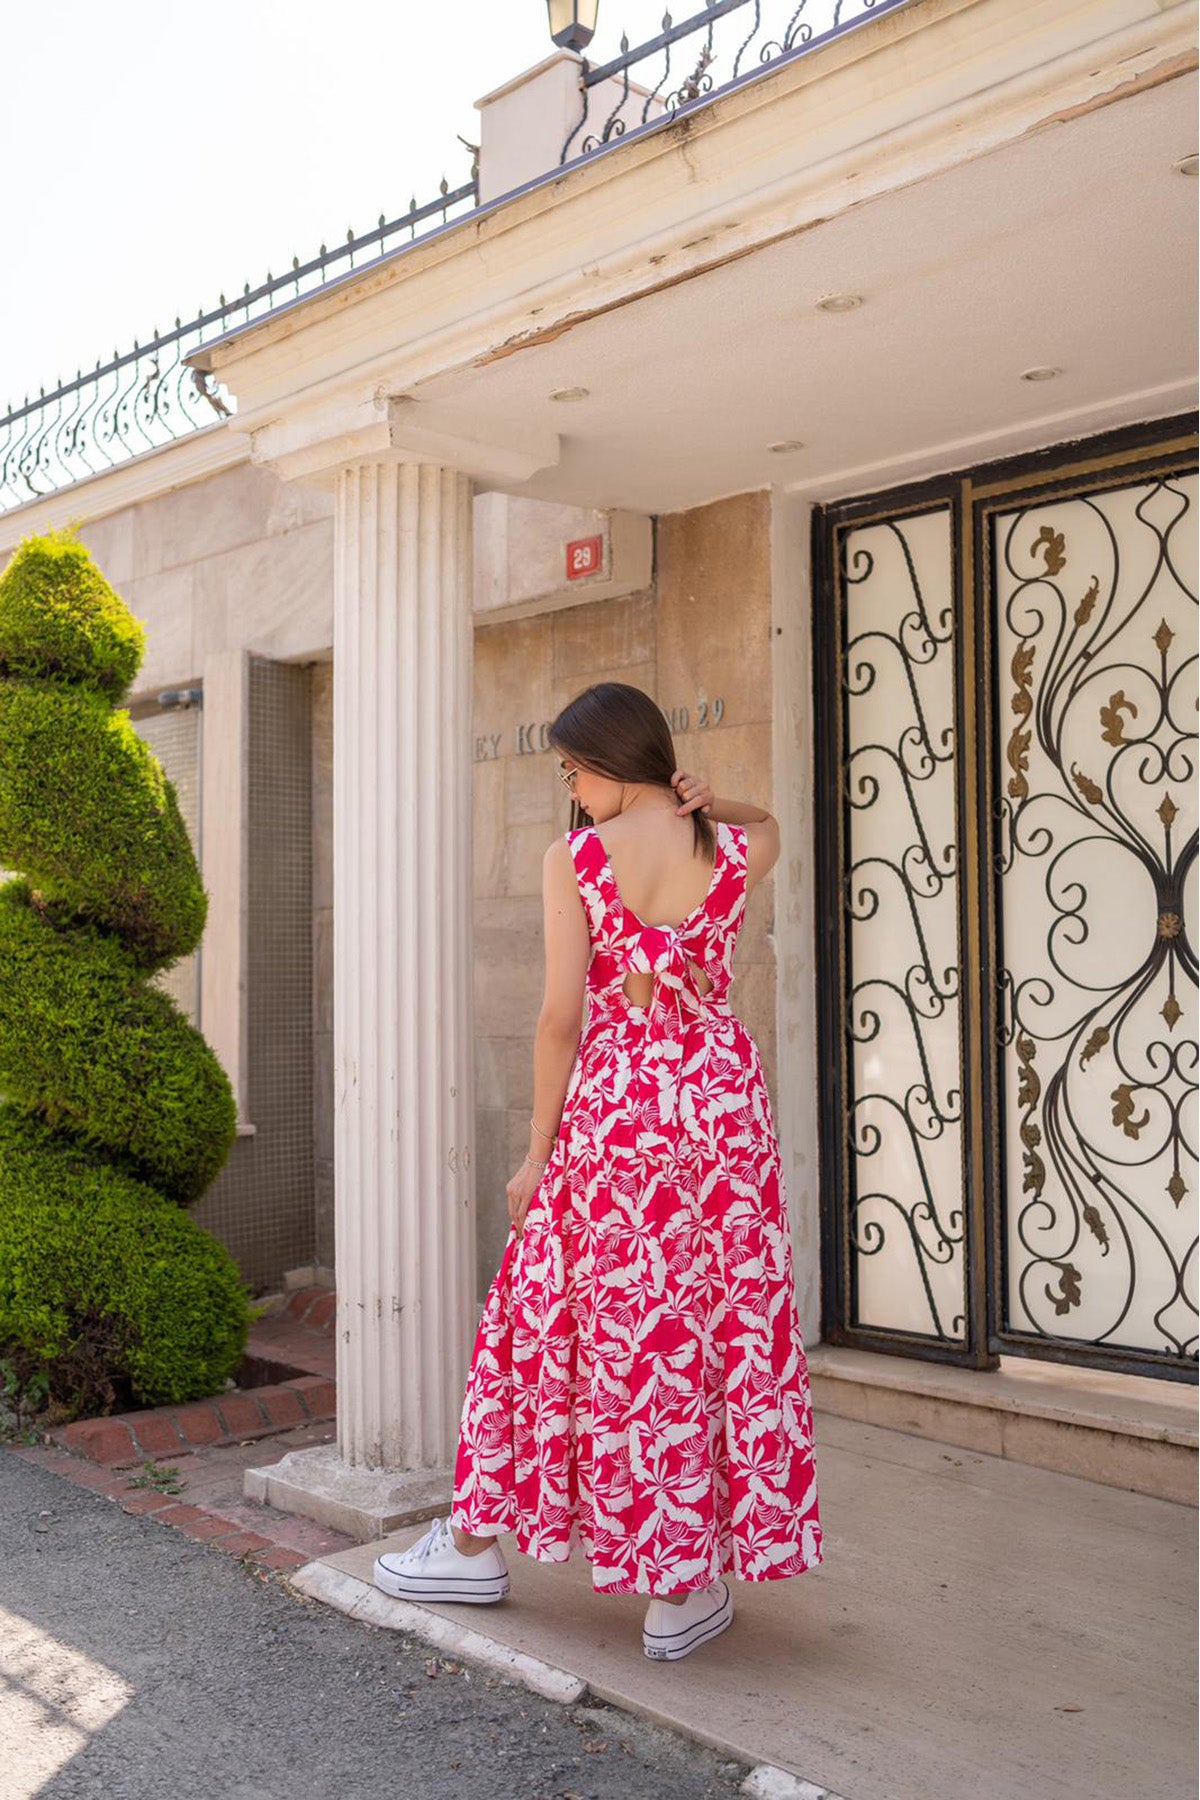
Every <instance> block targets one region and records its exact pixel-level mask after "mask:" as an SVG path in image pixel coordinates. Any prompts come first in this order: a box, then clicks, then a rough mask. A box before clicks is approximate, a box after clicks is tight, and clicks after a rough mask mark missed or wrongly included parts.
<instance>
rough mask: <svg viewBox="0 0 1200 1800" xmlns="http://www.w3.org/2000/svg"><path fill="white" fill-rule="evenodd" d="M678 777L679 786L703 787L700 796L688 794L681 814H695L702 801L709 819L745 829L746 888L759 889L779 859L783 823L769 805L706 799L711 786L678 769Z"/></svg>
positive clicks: (677, 784) (744, 801) (698, 794)
mask: <svg viewBox="0 0 1200 1800" xmlns="http://www.w3.org/2000/svg"><path fill="white" fill-rule="evenodd" d="M676 777H677V778H678V779H677V780H676V786H677V787H686V786H687V784H696V785H697V786H698V787H699V792H698V793H696V794H689V795H688V798H687V799H685V802H684V806H683V807H682V808H681V811H687V812H690V811H694V810H695V804H696V801H697V800H699V802H700V804H701V806H702V808H703V811H704V814H705V817H706V818H709V819H712V820H714V821H716V820H720V822H721V823H722V824H725V825H741V826H743V827H744V828H745V832H746V887H747V890H749V889H750V888H753V887H755V886H756V885H757V883H758V882H760V881H761V880H762V878H763V876H764V875H766V874H769V872H770V871H771V870H772V869H773V868H774V867H775V864H776V863H777V862H778V860H779V821H778V819H777V818H776V817H775V815H774V813H771V812H768V811H767V809H766V807H765V806H751V805H750V803H749V802H748V801H746V800H721V799H719V798H718V797H717V796H716V795H715V794H713V795H712V798H711V799H709V800H705V799H704V798H703V794H704V792H705V791H706V789H707V784H701V783H700V778H699V777H696V776H689V775H687V774H686V773H685V772H684V771H683V770H676ZM707 791H709V792H711V790H707Z"/></svg>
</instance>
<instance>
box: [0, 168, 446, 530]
mask: <svg viewBox="0 0 1200 1800" xmlns="http://www.w3.org/2000/svg"><path fill="white" fill-rule="evenodd" d="M478 191H479V184H478V167H477V166H476V167H475V168H474V169H472V172H471V178H470V180H469V181H466V182H464V183H463V184H462V186H460V187H456V188H451V187H450V185H449V183H448V182H447V181H445V180H443V182H442V184H441V187H440V190H439V192H438V196H437V198H436V199H435V200H430V201H427V202H426V203H425V204H424V205H423V206H418V204H417V202H416V200H415V199H414V200H413V201H412V203H411V205H410V206H409V209H408V211H407V212H406V213H403V214H401V215H400V216H399V217H398V218H395V219H390V220H389V219H387V218H386V217H385V215H384V214H382V213H381V214H380V215H379V223H378V224H377V225H376V226H375V228H374V229H373V230H371V231H368V232H364V233H363V234H362V235H361V236H358V235H356V234H355V233H354V232H353V231H347V233H346V239H345V242H344V243H340V244H335V245H334V246H333V248H332V249H330V248H329V247H328V246H327V245H325V244H322V245H321V248H320V251H319V253H318V254H317V255H316V256H314V257H311V258H310V259H309V260H308V261H307V262H303V263H302V262H301V261H300V258H299V257H298V256H297V257H293V259H292V266H291V268H290V269H289V270H288V271H287V273H286V274H283V275H272V274H271V273H270V272H269V271H268V273H267V278H266V280H265V281H263V282H261V283H260V284H259V285H258V286H257V287H254V288H252V287H251V286H250V283H249V282H247V283H246V285H245V287H244V288H243V289H242V292H241V293H240V294H239V295H237V296H236V297H235V298H234V299H232V300H227V299H226V297H225V295H224V294H222V295H221V297H220V301H219V303H218V305H217V306H215V307H213V308H212V309H211V310H210V311H208V312H203V311H202V312H200V313H198V314H197V315H196V317H195V318H193V319H188V320H187V321H186V322H184V321H182V320H180V319H178V318H177V319H176V320H175V324H174V326H173V328H172V329H171V330H170V331H163V332H160V331H159V330H158V329H157V327H156V328H155V330H154V333H153V335H152V336H151V338H150V339H149V341H148V342H147V343H144V344H143V343H139V342H138V340H137V339H135V340H134V344H133V349H132V350H127V351H125V352H124V353H123V354H121V353H119V352H118V351H116V350H114V351H113V354H112V358H111V360H110V361H108V362H97V364H96V367H95V368H94V369H92V370H91V371H89V372H87V373H85V372H84V371H83V370H82V369H81V370H79V371H78V372H77V374H76V376H75V379H74V381H60V382H59V383H58V384H57V385H56V386H55V387H53V388H52V389H51V390H50V391H49V393H47V391H46V390H45V388H42V389H41V390H40V391H39V393H38V395H37V397H36V399H31V398H30V397H29V396H28V395H26V397H25V402H24V404H23V405H21V406H11V405H10V406H9V407H8V408H7V410H6V411H5V412H4V413H2V414H0V512H7V511H9V510H11V508H13V507H15V506H21V505H23V504H24V503H25V502H27V501H29V500H34V499H37V498H39V497H40V496H42V495H46V494H52V493H54V492H56V491H57V490H58V489H59V488H63V487H67V486H69V485H70V484H71V483H72V482H75V481H82V480H83V479H84V478H85V477H86V476H88V475H96V474H99V473H100V472H101V471H103V470H104V469H110V468H114V467H115V466H116V465H117V464H118V463H122V462H127V461H128V460H129V458H130V457H133V456H137V455H139V454H140V453H141V452H143V451H147V450H156V449H159V448H160V447H161V446H162V445H163V444H167V443H170V442H171V441H172V440H173V439H175V438H180V437H185V436H186V435H187V434H188V433H189V432H192V431H196V430H198V429H199V428H200V427H201V426H202V425H211V424H212V423H213V422H214V421H215V420H217V419H221V418H225V417H227V416H228V415H229V414H230V413H231V412H232V411H233V410H234V409H233V405H232V402H231V397H230V396H229V395H228V394H225V393H222V391H221V389H220V387H219V385H218V386H213V385H212V384H211V383H210V382H209V379H208V377H207V376H205V375H203V374H202V373H201V372H200V371H199V370H198V369H190V368H188V367H187V365H186V363H185V362H184V358H185V357H187V356H190V355H191V354H192V353H193V351H195V350H197V349H198V348H199V347H200V345H201V344H203V343H205V342H207V341H209V340H211V339H212V338H214V337H219V336H221V335H222V334H223V333H224V332H226V331H231V330H233V329H234V328H235V327H236V326H239V325H244V324H248V323H250V322H252V321H253V320H255V319H259V318H263V317H265V316H266V315H267V314H269V313H271V312H272V311H274V310H275V309H276V308H277V307H278V306H280V305H281V304H283V303H285V302H289V301H292V300H295V299H297V298H299V296H300V295H301V294H305V293H310V292H312V291H313V290H315V289H317V288H321V287H324V286H325V285H326V284H327V283H328V282H330V281H333V280H336V279H337V277H338V276H340V275H343V274H346V273H348V272H349V271H350V270H351V269H355V268H361V267H362V266H363V265H364V263H365V262H372V261H374V260H376V259H377V258H379V257H382V256H384V255H386V254H388V253H389V252H390V251H393V250H395V249H396V248H397V247H398V245H399V244H402V243H404V242H406V241H407V242H410V243H411V242H415V240H416V239H417V238H418V237H424V236H427V235H429V234H430V233H431V232H433V231H436V230H439V229H440V228H441V227H442V226H443V225H446V224H448V223H449V222H450V219H451V217H452V216H458V215H459V214H461V213H465V212H468V211H470V210H471V208H472V207H474V206H475V205H476V203H477V200H478Z"/></svg>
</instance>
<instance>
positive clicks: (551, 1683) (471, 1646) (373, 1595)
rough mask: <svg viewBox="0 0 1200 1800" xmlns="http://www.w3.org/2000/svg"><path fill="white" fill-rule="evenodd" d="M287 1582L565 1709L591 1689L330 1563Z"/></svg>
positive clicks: (307, 1568) (304, 1570)
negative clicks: (525, 1688)
mask: <svg viewBox="0 0 1200 1800" xmlns="http://www.w3.org/2000/svg"><path fill="white" fill-rule="evenodd" d="M287 1583H288V1586H289V1587H294V1588H295V1589H296V1591H297V1592H298V1593H301V1594H304V1595H306V1596H307V1597H308V1598H309V1599H310V1600H321V1601H323V1602H324V1604H325V1605H326V1606H332V1607H333V1608H334V1609H335V1610H336V1611H337V1612H342V1613H346V1614H348V1615H349V1617H350V1618H352V1619H361V1620H362V1621H363V1622H364V1624H367V1625H382V1626H383V1627H384V1628H385V1629H386V1630H388V1631H408V1632H412V1633H413V1635H414V1636H416V1637H419V1638H423V1639H424V1641H425V1642H426V1643H427V1644H433V1645H435V1646H436V1647H437V1648H438V1649H439V1650H449V1651H451V1652H453V1654H454V1655H456V1656H461V1657H463V1658H464V1659H465V1660H466V1661H468V1662H474V1663H481V1664H483V1665H484V1667H486V1668H488V1669H491V1670H492V1671H493V1672H495V1673H497V1674H501V1675H506V1676H507V1677H508V1678H509V1679H510V1680H515V1681H519V1682H520V1683H521V1684H522V1686H524V1687H527V1688H529V1689H530V1690H531V1691H532V1692H533V1693H535V1694H540V1695H541V1696H542V1698H543V1699H544V1700H556V1701H558V1703H559V1704H560V1705H562V1706H569V1705H571V1703H572V1702H573V1701H575V1700H579V1699H582V1697H583V1695H584V1693H585V1692H586V1691H587V1683H586V1681H582V1680H581V1679H580V1678H579V1676H578V1675H572V1674H570V1673H569V1671H568V1670H566V1669H556V1668H554V1667H553V1666H552V1665H551V1664H550V1663H544V1662H540V1661H539V1660H538V1658H537V1657H536V1656H525V1655H523V1654H522V1652H520V1651H518V1650H510V1649H509V1648H508V1646H507V1645H506V1644H498V1643H496V1642H495V1640H494V1639H492V1638H489V1637H485V1636H484V1635H483V1633H482V1632H479V1631H471V1630H470V1629H469V1628H468V1627H467V1626H465V1625H454V1624H452V1623H451V1622H450V1620H449V1619H443V1618H441V1617H440V1615H439V1614H437V1613H431V1612H426V1611H425V1609H424V1608H423V1607H420V1606H414V1605H413V1604H412V1603H411V1602H410V1601H408V1600H394V1599H393V1598H392V1597H391V1595H390V1594H384V1593H381V1592H380V1590H379V1589H378V1588H377V1587H374V1586H373V1585H372V1584H371V1583H370V1582H369V1581H360V1580H359V1578H358V1576H357V1575H348V1574H346V1573H345V1571H344V1570H342V1569H331V1568H330V1567H329V1565H328V1563H324V1562H321V1561H317V1562H310V1563H306V1564H305V1566H304V1567H303V1568H302V1569H297V1570H295V1572H294V1573H293V1574H290V1575H289V1576H288V1577H287ZM814 1791H815V1790H814Z"/></svg>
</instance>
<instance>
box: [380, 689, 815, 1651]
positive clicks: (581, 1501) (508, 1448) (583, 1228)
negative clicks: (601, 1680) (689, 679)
mask: <svg viewBox="0 0 1200 1800" xmlns="http://www.w3.org/2000/svg"><path fill="white" fill-rule="evenodd" d="M550 742H551V746H552V749H553V751H554V753H555V754H556V755H557V756H558V757H559V758H560V763H559V774H560V775H561V778H562V779H563V781H564V782H565V783H566V784H567V787H568V788H569V790H570V792H571V794H572V795H573V797H574V799H575V800H576V802H577V804H578V806H579V807H580V808H581V809H582V811H583V813H585V814H586V815H587V816H588V817H589V818H590V819H591V821H592V823H591V824H590V825H584V826H581V827H579V828H576V829H574V830H571V831H568V832H567V833H566V835H565V837H560V838H558V839H556V840H555V842H554V843H552V844H551V845H550V848H549V849H548V850H547V852H546V856H545V860H544V863H543V896H544V907H545V949H546V974H545V994H544V998H543V1002H542V1009H541V1015H540V1018H539V1021H538V1029H537V1036H536V1039H535V1047H534V1088H533V1114H532V1117H531V1119H530V1145H529V1154H528V1155H527V1156H526V1158H525V1160H524V1162H523V1163H522V1164H521V1167H520V1168H519V1169H518V1170H517V1172H516V1174H515V1175H514V1176H513V1178H512V1180H511V1181H510V1182H509V1183H508V1190H507V1191H508V1207H509V1216H510V1218H511V1221H512V1227H511V1230H510V1234H509V1239H508V1243H507V1245H506V1247H505V1251H504V1256H503V1260H502V1261H501V1264H500V1269H499V1272H498V1273H497V1275H496V1278H495V1280H494V1281H493V1283H492V1286H491V1290H490V1292H489V1294H488V1298H487V1302H486V1305H485V1307H484V1312H483V1317H482V1320H481V1322H480V1326H479V1332H478V1336H477V1339H476V1343H475V1350H474V1354H473V1357H472V1361H471V1371H470V1375H469V1378H468V1381H467V1390H466V1395H465V1398H464V1402H463V1411H462V1429H461V1433H460V1437H459V1446H458V1457H457V1463H456V1468H455V1479H454V1492H453V1499H452V1503H451V1511H450V1516H449V1518H448V1519H437V1520H435V1521H434V1523H433V1525H432V1526H431V1527H430V1529H429V1531H427V1532H426V1533H425V1535H424V1536H423V1537H422V1538H421V1539H420V1541H419V1542H418V1543H416V1544H414V1545H413V1546H412V1547H411V1548H410V1549H409V1550H407V1551H404V1552H402V1553H399V1554H385V1555H383V1556H380V1557H379V1558H378V1559H377V1561H376V1564H375V1580H376V1583H377V1584H378V1585H379V1586H380V1587H381V1588H383V1589H384V1590H385V1591H386V1592H388V1593H391V1594H397V1595H402V1596H404V1597H406V1598H409V1599H418V1600H420V1599H424V1600H428V1601H444V1600H463V1601H468V1602H473V1603H476V1604H479V1603H486V1602H491V1601H495V1600H499V1599H501V1598H503V1596H504V1595H505V1594H506V1593H507V1592H508V1570H507V1567H506V1564H505V1561H504V1556H503V1553H502V1551H501V1549H500V1545H499V1543H498V1542H497V1538H498V1536H499V1534H501V1533H503V1532H509V1531H511V1532H514V1533H515V1534H516V1540H517V1545H518V1548H519V1549H521V1550H523V1551H524V1552H525V1553H526V1554H527V1555H529V1556H533V1557H535V1558H537V1559H539V1560H541V1561H544V1562H562V1561H565V1560H566V1558H567V1557H568V1555H569V1553H570V1547H571V1545H572V1543H573V1542H575V1541H576V1540H578V1542H579V1543H580V1544H581V1546H582V1550H583V1553H584V1555H585V1556H587V1558H588V1559H589V1561H590V1563H591V1570H592V1584H593V1587H594V1588H595V1589H596V1590H597V1591H598V1592H601V1593H607V1594H625V1593H639V1594H647V1595H649V1596H651V1598H650V1604H649V1609H648V1611H647V1614H646V1619H645V1624H644V1627H643V1634H642V1646H643V1649H644V1651H645V1653H646V1655H647V1656H650V1657H653V1658H656V1659H661V1660H674V1659H676V1658H678V1657H681V1656H686V1655H687V1654H688V1653H689V1652H690V1651H692V1650H694V1649H695V1648H696V1647H697V1646H698V1645H699V1644H702V1643H705V1642H707V1641H708V1639H710V1638H713V1637H715V1636H716V1635H717V1634H718V1633H719V1632H721V1631H724V1630H725V1628H726V1627H727V1626H728V1625H729V1624H730V1622H731V1620H732V1616H733V1606H732V1597H731V1591H730V1586H729V1583H728V1582H727V1581H726V1580H725V1579H723V1576H724V1574H725V1573H726V1572H730V1573H732V1574H734V1575H737V1576H740V1577H741V1578H742V1579H743V1580H746V1581H773V1580H778V1579H780V1578H782V1577H783V1576H787V1575H799V1574H801V1573H803V1571H804V1570H806V1569H810V1568H812V1567H813V1566H814V1565H815V1564H817V1563H819V1562H820V1561H821V1525H820V1519H819V1515H818V1508H817V1489H816V1476H815V1469H814V1462H813V1442H812V1411H811V1405H810V1398H809V1391H808V1369H807V1364H806V1362H805V1356H804V1346H803V1343H802V1341H801V1335H800V1325H799V1321H798V1318H797V1313H796V1296H795V1285H794V1278H793V1271H792V1257H791V1240H790V1233H789V1227H788V1218H787V1210H786V1203H785V1196H784V1186H783V1179H782V1169H781V1165H780V1158H779V1147H778V1144H777V1141H776V1137H775V1130H774V1125H773V1121H772V1117H771V1110H770V1103H769V1100H768V1097H767V1087H766V1082H765V1079H764V1075H763V1069H762V1064H761V1061H760V1058H759V1052H758V1047H757V1045H756V1044H755V1042H754V1039H753V1038H752V1037H751V1035H750V1033H749V1032H748V1031H747V1029H746V1027H745V1026H744V1025H743V1024H742V1023H741V1021H740V1020H739V1019H738V1018H737V1017H736V1015H735V1014H734V1013H733V1011H732V1010H731V1008H730V1005H729V1002H728V999H727V997H726V995H727V990H728V987H729V982H730V974H731V965H732V961H733V951H734V945H735V943H736V940H737V934H738V929H739V926H740V924H741V920H742V916H743V912H744V909H745V904H746V895H747V893H748V891H749V890H750V889H751V888H752V887H753V886H754V885H755V884H756V883H757V882H759V881H761V880H762V878H763V876H764V875H765V874H766V873H767V872H768V870H769V869H770V868H771V867H772V866H773V865H774V863H775V861H776V858H777V857H778V855H779V828H778V825H777V823H776V821H775V819H774V818H773V817H772V816H771V814H770V813H768V812H765V811H763V810H762V809H761V808H760V807H755V806H746V805H742V804H741V803H740V802H737V801H731V800H718V799H715V798H714V796H713V793H712V790H711V788H709V787H708V786H707V785H706V784H705V783H703V782H701V781H699V780H697V779H696V778H694V777H693V776H691V775H688V774H685V773H684V772H683V771H681V770H679V769H677V768H676V767H675V756H674V749H673V746H672V742H671V734H670V731H669V730H668V728H667V724H666V721H665V719H664V717H663V714H662V712H661V711H660V709H659V707H658V706H657V705H656V704H655V702H654V701H653V700H652V699H651V698H650V696H649V695H648V694H645V693H643V692H642V691H641V689H640V688H636V687H630V686H628V685H627V684H626V683H624V682H617V681H604V682H598V683H597V684H595V685H594V686H592V687H589V688H587V689H585V691H584V692H583V693H581V694H579V695H577V696H576V698H575V699H574V700H572V701H571V702H570V704H569V705H568V706H566V707H564V709H563V710H562V712H560V713H559V715H558V717H557V718H556V719H555V720H554V723H553V725H552V726H551V728H550ZM664 921H665V922H664ZM585 995H586V999H587V1019H586V1024H585V1023H584V999H585Z"/></svg>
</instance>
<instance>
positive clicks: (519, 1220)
mask: <svg viewBox="0 0 1200 1800" xmlns="http://www.w3.org/2000/svg"><path fill="white" fill-rule="evenodd" d="M545 1173H546V1171H545V1169H535V1168H534V1166H533V1164H532V1163H528V1162H523V1163H522V1164H521V1166H520V1168H519V1169H518V1170H517V1172H516V1174H515V1175H514V1176H513V1178H512V1180H511V1181H510V1182H509V1183H508V1186H507V1187H506V1188H505V1190H504V1191H505V1193H506V1194H507V1195H508V1216H509V1218H510V1219H511V1220H512V1222H513V1224H514V1225H515V1226H516V1228H517V1236H518V1237H520V1236H521V1235H522V1233H523V1232H524V1230H525V1214H526V1213H527V1212H528V1211H529V1203H530V1201H531V1200H532V1199H533V1196H534V1195H535V1194H536V1193H537V1190H538V1186H539V1184H540V1182H541V1179H542V1176H543V1175H544V1174H545Z"/></svg>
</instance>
